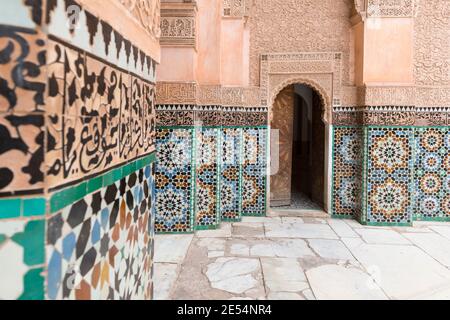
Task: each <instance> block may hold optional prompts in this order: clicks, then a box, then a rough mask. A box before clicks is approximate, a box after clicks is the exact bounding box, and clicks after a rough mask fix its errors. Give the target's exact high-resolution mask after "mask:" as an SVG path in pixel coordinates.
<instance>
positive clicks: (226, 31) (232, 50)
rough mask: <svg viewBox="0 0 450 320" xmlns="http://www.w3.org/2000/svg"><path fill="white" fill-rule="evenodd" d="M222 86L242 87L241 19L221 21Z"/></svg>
mask: <svg viewBox="0 0 450 320" xmlns="http://www.w3.org/2000/svg"><path fill="white" fill-rule="evenodd" d="M221 42H222V46H221V47H222V48H221V49H222V51H221V75H222V79H221V80H222V84H223V85H229V86H241V85H243V82H244V81H243V78H244V77H243V74H244V69H243V62H244V61H243V60H244V51H243V49H244V48H243V47H244V24H243V21H242V19H222V39H221Z"/></svg>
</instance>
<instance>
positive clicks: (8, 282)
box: [0, 241, 28, 300]
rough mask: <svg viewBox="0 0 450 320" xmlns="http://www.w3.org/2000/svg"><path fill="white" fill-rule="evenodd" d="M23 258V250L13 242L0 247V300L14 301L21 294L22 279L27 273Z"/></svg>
mask: <svg viewBox="0 0 450 320" xmlns="http://www.w3.org/2000/svg"><path fill="white" fill-rule="evenodd" d="M23 257H24V250H23V248H22V247H21V246H19V245H18V244H16V243H15V242H13V241H6V242H5V243H4V244H3V245H2V246H1V247H0V281H1V285H0V300H16V299H18V298H19V297H20V295H21V294H22V292H23V290H24V286H23V280H24V279H23V277H24V276H25V274H26V272H27V271H28V267H27V266H26V265H25V264H24V262H23Z"/></svg>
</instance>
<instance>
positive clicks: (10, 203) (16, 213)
mask: <svg viewBox="0 0 450 320" xmlns="http://www.w3.org/2000/svg"><path fill="white" fill-rule="evenodd" d="M21 206H22V201H21V199H5V200H0V219H9V218H18V217H20V212H21Z"/></svg>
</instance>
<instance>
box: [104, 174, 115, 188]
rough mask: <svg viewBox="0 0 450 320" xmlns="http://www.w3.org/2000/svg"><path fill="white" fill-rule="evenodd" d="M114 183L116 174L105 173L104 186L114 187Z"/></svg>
mask: <svg viewBox="0 0 450 320" xmlns="http://www.w3.org/2000/svg"><path fill="white" fill-rule="evenodd" d="M114 182H115V180H114V172H113V171H109V172H108V173H105V175H104V176H103V186H104V187H107V186H109V185H112V184H113V183H114Z"/></svg>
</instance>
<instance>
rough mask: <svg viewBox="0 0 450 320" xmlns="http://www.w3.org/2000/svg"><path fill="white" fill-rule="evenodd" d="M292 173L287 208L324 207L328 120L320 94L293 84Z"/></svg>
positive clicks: (316, 208)
mask: <svg viewBox="0 0 450 320" xmlns="http://www.w3.org/2000/svg"><path fill="white" fill-rule="evenodd" d="M293 91H294V99H293V102H294V103H293V104H294V105H293V117H292V118H293V119H292V158H291V159H292V160H291V161H292V171H291V172H292V173H291V190H290V191H291V195H290V204H287V203H285V204H284V205H281V206H277V207H280V208H287V209H300V210H324V208H325V200H324V193H325V191H324V183H325V181H324V175H325V124H324V122H323V120H322V112H323V106H322V101H321V99H320V96H319V95H318V94H317V93H316V91H315V90H313V89H312V88H310V87H308V86H306V85H300V84H298V85H294V88H293Z"/></svg>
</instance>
